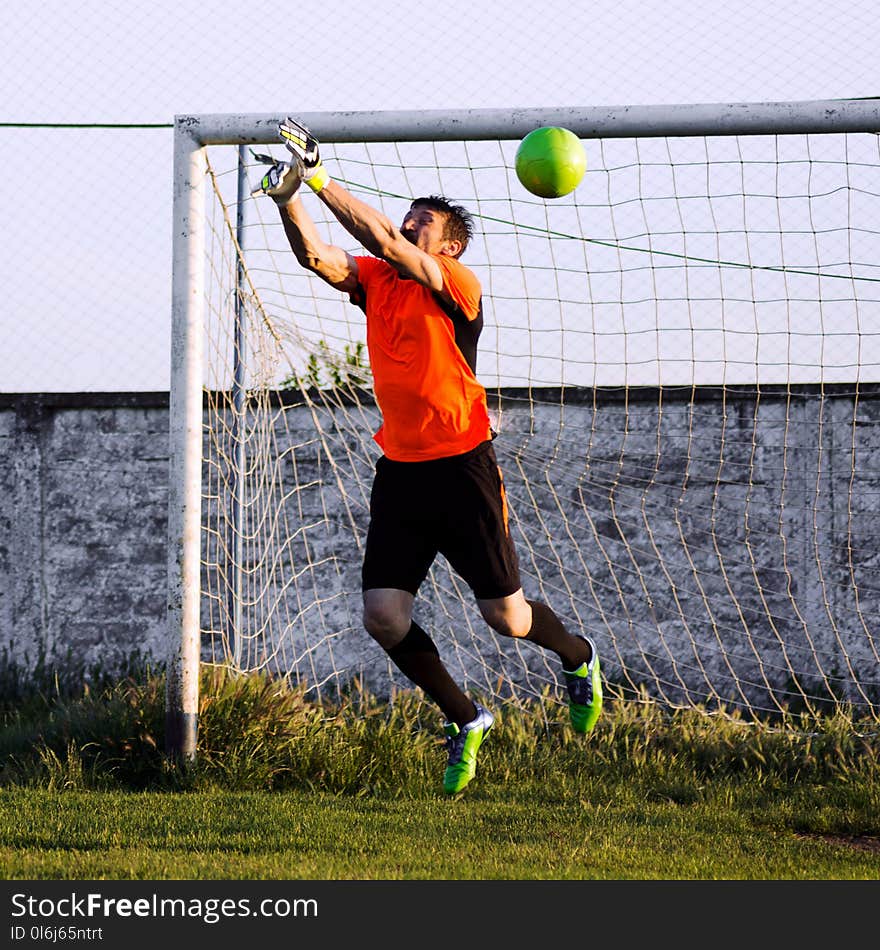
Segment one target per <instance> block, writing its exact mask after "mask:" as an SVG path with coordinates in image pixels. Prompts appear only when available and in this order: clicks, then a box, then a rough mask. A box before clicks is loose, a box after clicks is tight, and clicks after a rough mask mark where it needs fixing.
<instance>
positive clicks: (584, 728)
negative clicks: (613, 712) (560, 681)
mask: <svg viewBox="0 0 880 950" xmlns="http://www.w3.org/2000/svg"><path fill="white" fill-rule="evenodd" d="M581 639H582V640H586V641H587V643H588V644H589V645H590V649H591V650H592V651H593V652H592V654H591V656H590V659H589V661H588V662H585V663H581V665H580V666H579V667H578V668H577V669H576V670H563V671H562V672H563V674H564V676H565V685H566V686H567V687H568V715H569V719H571V725H572V728H573V729H574V731H575V732H590V730H591V729H592V728H593V726H595V725H596V720H598V718H599V713H601V712H602V671H601V669H600V666H599V653H598V651H597V650H596V644H595V643H593V641H592V640H591V639H590V638H589V637H581Z"/></svg>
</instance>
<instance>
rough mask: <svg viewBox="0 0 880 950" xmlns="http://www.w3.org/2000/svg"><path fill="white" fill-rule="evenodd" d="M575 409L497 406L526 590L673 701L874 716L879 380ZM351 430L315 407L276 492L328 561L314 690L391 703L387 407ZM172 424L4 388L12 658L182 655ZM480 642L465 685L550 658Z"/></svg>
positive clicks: (117, 407)
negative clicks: (364, 560)
mask: <svg viewBox="0 0 880 950" xmlns="http://www.w3.org/2000/svg"><path fill="white" fill-rule="evenodd" d="M557 396H558V394H556V395H553V394H550V395H549V398H548V396H547V395H546V394H545V396H543V397H542V399H541V401H540V403H537V404H536V403H535V402H534V401H533V400H529V399H527V398H525V397H524V395H523V394H519V395H516V396H510V397H507V396H505V397H504V398H502V400H501V405H502V425H501V432H500V435H499V438H498V439H497V440H496V443H495V444H496V451H497V453H498V458H499V462H500V464H501V466H502V469H503V471H504V475H505V482H506V484H507V486H508V492H509V495H510V499H511V507H512V512H513V525H514V531H515V536H516V538H517V542H518V548H519V550H520V554H521V567H522V569H523V578H524V587H525V588H526V593H527V595H528V596H540V597H543V598H544V599H546V600H548V601H550V602H551V603H553V605H554V607H555V608H556V609H557V611H558V612H559V613H560V615H561V616H562V617H563V618H564V619H565V620H566V622H569V623H574V624H577V625H579V626H581V627H582V628H584V629H588V630H590V631H591V633H592V634H593V635H594V637H595V638H596V640H597V642H598V643H600V644H601V647H602V652H603V661H604V670H605V673H606V676H608V677H610V678H614V679H616V680H617V681H619V682H621V683H624V684H625V685H627V686H628V687H632V688H639V687H640V686H642V685H645V686H647V687H649V689H650V691H652V692H654V693H655V694H659V695H661V696H662V698H663V699H665V700H667V701H669V702H672V703H677V702H689V703H692V702H700V701H703V700H711V699H712V698H713V697H714V698H716V699H721V700H725V701H726V700H729V701H731V702H734V703H735V702H737V699H738V697H740V696H743V695H744V694H747V696H748V702H750V703H752V702H755V703H758V704H760V705H762V707H766V708H773V707H774V705H777V704H778V703H779V702H783V703H784V702H785V697H786V695H791V696H796V695H799V694H800V693H801V692H802V691H806V692H808V693H810V694H811V695H817V696H822V695H825V694H828V695H830V696H832V697H836V698H838V699H840V698H845V699H847V700H849V701H853V702H855V703H857V704H863V703H867V704H868V705H871V704H873V705H874V707H875V708H876V705H877V703H878V691H880V674H878V665H880V664H878V649H880V632H878V629H877V627H878V625H877V617H878V616H880V584H878V579H877V578H878V571H880V552H878V534H880V531H878V527H880V522H878V512H880V387H877V386H860V387H856V386H854V385H853V386H836V387H824V388H823V387H818V386H816V387H799V388H797V389H796V390H795V389H786V388H785V387H777V388H775V389H774V388H769V389H767V390H764V391H761V390H754V389H751V390H750V389H731V390H728V391H722V390H707V391H705V392H701V391H698V390H691V389H682V390H680V391H679V390H664V391H663V392H662V393H661V392H658V391H633V392H630V393H624V392H608V393H584V392H581V393H571V394H569V393H566V394H565V395H564V397H563V398H562V399H559V398H557ZM333 415H334V410H333V409H332V408H327V409H322V410H321V412H320V418H319V419H318V428H319V430H320V431H322V432H328V433H329V432H332V433H333V436H332V438H334V439H336V440H337V441H336V447H335V449H332V450H331V449H330V448H328V438H329V437H315V422H316V418H318V417H317V416H316V413H315V410H314V408H312V409H308V408H306V407H301V408H298V409H297V408H295V409H292V410H290V411H288V412H287V413H286V419H285V422H284V426H283V428H282V427H279V429H278V432H277V433H276V437H277V439H278V441H279V444H280V445H282V449H284V440H287V441H288V443H290V444H291V445H294V444H295V448H293V447H292V448H291V451H290V458H291V460H293V461H292V465H291V466H290V467H289V468H288V474H287V475H285V476H284V478H288V479H290V485H289V486H288V487H289V488H290V489H291V493H290V495H289V497H290V503H291V504H292V505H293V508H292V509H291V516H292V517H294V516H295V520H294V523H297V524H300V525H302V526H304V528H303V531H302V533H301V534H297V536H296V538H295V539H294V540H293V541H292V542H291V545H290V556H291V559H292V560H293V561H294V562H295V563H297V564H300V565H302V564H303V563H304V562H303V559H307V560H308V559H310V561H309V564H310V566H309V569H308V572H309V574H310V576H311V580H310V584H311V589H312V590H314V591H318V592H319V595H315V596H314V599H313V601H312V602H311V603H305V604H304V603H303V600H302V597H301V594H300V593H299V591H297V594H296V596H297V598H298V600H297V604H296V610H297V619H296V620H295V621H292V623H291V629H293V628H294V627H296V625H297V624H299V625H300V626H301V627H302V629H304V630H312V631H314V630H315V628H316V625H320V628H321V635H320V636H317V635H315V636H314V637H313V639H312V640H309V641H308V642H306V644H305V648H303V645H302V643H300V644H299V645H298V646H297V645H296V644H295V645H294V646H293V647H292V652H293V653H294V654H296V653H297V651H298V650H299V653H300V654H303V655H305V654H307V655H308V656H307V659H306V660H305V661H304V660H303V658H302V656H297V657H295V662H296V663H297V664H299V665H298V666H297V671H298V673H297V675H298V676H305V677H306V678H308V677H315V678H316V679H318V680H325V681H326V680H329V679H331V678H333V677H334V676H335V677H337V678H341V679H344V678H345V677H346V676H350V675H355V674H356V675H358V676H359V677H361V678H363V679H365V680H366V681H367V682H368V684H369V685H371V686H372V687H373V688H376V689H377V690H380V691H381V689H382V688H383V687H385V686H387V684H388V683H389V682H391V681H392V679H393V676H394V671H393V670H389V667H388V664H387V661H385V659H384V655H382V654H381V653H380V651H377V649H376V648H375V646H374V644H373V643H372V641H371V640H370V639H369V638H368V637H367V636H366V634H365V633H364V632H363V631H362V630H361V629H360V628H359V624H358V610H359V598H360V589H359V582H360V574H359V565H360V556H361V555H360V550H359V547H358V545H359V544H360V543H362V538H363V531H364V529H365V526H366V520H367V499H368V485H369V474H370V469H371V465H372V461H373V459H374V457H375V454H376V453H375V451H374V448H375V447H374V446H372V445H371V443H370V441H369V432H370V429H371V427H372V426H374V425H375V423H376V421H377V417H376V413H375V409H374V408H372V407H367V408H366V409H360V410H359V411H358V413H357V414H356V417H355V418H354V421H352V419H353V417H352V415H351V413H350V412H348V411H346V413H345V420H344V422H343V424H341V425H340V424H337V421H334V419H333ZM168 422H169V419H168V395H167V393H127V394H110V393H106V394H80V395H73V394H60V395H53V394H20V395H6V396H3V397H0V453H2V460H3V462H2V466H0V647H2V648H5V649H6V650H8V651H9V653H10V654H11V655H12V656H13V657H14V658H15V659H16V660H17V661H18V662H20V663H22V664H28V663H33V662H34V661H35V658H36V657H37V656H39V655H41V654H43V655H46V656H48V657H50V658H55V660H56V661H58V662H60V661H62V660H63V658H65V657H67V658H71V657H73V658H75V659H76V661H77V662H79V663H82V664H84V665H85V666H92V665H99V666H101V667H103V668H104V669H113V668H117V667H119V668H122V667H124V666H125V665H126V664H127V663H128V662H129V660H130V658H131V656H132V655H133V654H138V655H141V656H144V657H148V658H152V660H153V661H154V662H156V663H163V662H164V661H165V659H166V657H167V656H168V655H169V653H170V651H171V650H172V649H173V646H174V645H173V643H172V639H173V637H172V636H171V635H170V634H169V631H168V624H167V620H166V603H167V538H166V525H167V505H168V478H169V466H168V462H169V458H168ZM310 433H311V435H310ZM371 451H372V455H370V452H371ZM334 453H335V454H336V456H337V459H338V458H346V459H348V464H350V465H352V466H353V468H354V469H356V470H357V479H355V481H354V483H353V488H352V489H351V490H350V491H349V490H348V489H346V488H345V487H342V488H339V487H338V485H336V487H334V485H335V476H334V477H333V478H327V474H328V471H331V473H332V465H328V463H329V461H330V457H331V455H333V454H334ZM294 470H295V471H294ZM319 482H322V483H323V484H324V485H325V486H326V487H325V488H324V489H322V490H321V491H320V492H318V490H317V485H318V483H319ZM309 486H312V488H310V487H309ZM365 486H366V487H365ZM217 504H219V503H216V502H209V503H208V508H209V509H210V507H211V506H212V505H214V506H216V505H217ZM296 519H298V520H296ZM319 522H320V530H319V531H312V532H311V534H309V531H308V530H307V528H310V527H313V526H316V525H318V524H319ZM206 544H207V548H208V553H210V551H211V542H210V541H209V542H207V543H206ZM216 546H217V545H216V542H215V543H214V547H216ZM214 553H215V554H216V553H217V552H216V551H215V552H214ZM218 573H221V574H222V571H219V572H218V570H217V569H212V568H208V569H206V577H207V584H208V590H209V592H210V591H214V593H213V594H210V593H209V596H208V597H207V598H206V605H205V606H204V614H205V617H204V626H205V628H206V629H208V630H214V632H215V633H216V634H217V637H221V636H222V630H221V629H220V628H221V627H222V626H223V623H224V622H225V621H224V620H223V617H222V610H221V609H220V608H221V607H222V601H223V598H224V595H223V593H222V592H220V593H218V591H219V587H217V586H216V581H217V576H218ZM453 589H457V588H456V581H455V579H454V577H453V575H452V574H451V573H450V572H444V571H443V569H442V567H440V566H438V571H437V574H436V576H433V579H432V582H431V584H430V585H429V586H427V587H426V590H425V597H424V604H423V606H421V607H420V609H421V610H422V613H421V615H420V616H421V617H423V618H424V620H423V625H425V624H428V625H432V624H433V625H435V626H436V627H437V628H438V629H440V628H443V627H444V625H445V626H446V627H448V628H449V629H450V636H452V637H454V634H455V629H456V628H457V627H460V626H461V625H462V624H466V625H468V626H470V627H473V628H474V629H476V628H477V627H479V618H477V620H476V621H475V620H474V615H473V612H472V611H471V613H470V614H468V615H467V616H466V617H465V618H464V619H462V618H460V617H459V615H458V614H456V615H454V616H453V615H450V613H449V609H448V607H447V601H448V596H449V594H450V592H454V590H453ZM464 593H465V594H467V591H465V592H464ZM282 596H286V597H292V596H293V588H290V589H289V590H286V591H285V592H284V593H283V594H282ZM215 628H216V629H215ZM328 629H329V630H331V635H330V636H327V635H326V634H327V631H328ZM482 636H483V634H482V633H480V634H479V635H478V636H477V639H476V640H475V641H474V644H473V646H472V648H469V647H467V646H465V647H464V648H463V649H458V648H456V649H455V650H454V651H453V653H452V655H451V656H450V665H451V667H452V668H453V671H454V672H462V674H463V675H464V676H465V678H467V677H468V676H469V675H470V676H473V675H474V674H473V672H472V670H471V671H470V672H468V671H469V670H470V668H471V667H472V664H473V662H474V659H475V656H474V654H480V665H481V668H482V674H481V675H482V677H483V679H482V681H481V684H482V685H483V686H486V688H490V687H491V684H490V682H489V681H490V680H491V679H493V678H494V677H495V676H496V674H497V673H499V672H502V671H503V672H504V674H505V676H508V677H510V678H511V680H512V681H516V678H517V675H518V673H517V670H518V669H519V667H520V666H522V668H523V669H524V670H526V671H527V672H528V671H530V674H531V675H535V676H537V677H539V678H540V675H541V671H542V670H545V669H546V668H547V662H546V659H545V658H544V657H543V656H541V655H539V653H540V651H538V652H535V651H531V652H530V651H529V650H526V651H525V653H524V652H523V649H522V645H521V644H510V643H509V642H507V641H505V642H504V643H503V644H502V645H501V646H500V647H499V646H498V644H497V642H496V641H494V640H486V641H485V642H482V641H480V637H482ZM215 639H216V638H215ZM216 650H217V644H216V642H214V641H212V643H210V644H208V643H206V645H205V652H204V654H203V655H204V656H205V657H206V658H212V657H216ZM292 662H293V661H292Z"/></svg>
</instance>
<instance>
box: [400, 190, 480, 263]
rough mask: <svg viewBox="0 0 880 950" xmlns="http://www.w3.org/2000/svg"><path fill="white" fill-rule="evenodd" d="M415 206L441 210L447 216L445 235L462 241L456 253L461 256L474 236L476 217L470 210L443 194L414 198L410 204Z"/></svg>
mask: <svg viewBox="0 0 880 950" xmlns="http://www.w3.org/2000/svg"><path fill="white" fill-rule="evenodd" d="M409 207H410V210H412V209H413V208H430V209H431V211H439V212H441V213H442V214H444V215H445V216H446V220H445V222H444V224H443V237H444V239H445V240H447V241H460V242H461V251H460V252H459V253H458V254H457V255H456V256H457V257H460V256H461V255H462V254H463V253H464V250H465V248H466V247H467V246H468V242H469V241H470V239H471V238H472V237H473V236H474V219H473V218H472V217H471V213H470V211H468V210H467V209H466V208H463V207H462V206H461V205H457V204H453V203H452V202H451V201H450V200H449V199H448V198H444V197H443V195H427V196H425V197H424V198H415V199H413V202H412V204H411V205H410V206H409Z"/></svg>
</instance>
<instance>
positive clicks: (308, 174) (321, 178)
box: [278, 116, 330, 194]
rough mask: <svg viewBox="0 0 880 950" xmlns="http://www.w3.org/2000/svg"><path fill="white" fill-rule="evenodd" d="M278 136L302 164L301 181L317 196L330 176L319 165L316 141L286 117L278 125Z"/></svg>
mask: <svg viewBox="0 0 880 950" xmlns="http://www.w3.org/2000/svg"><path fill="white" fill-rule="evenodd" d="M278 134H279V135H280V136H281V140H282V141H283V142H284V144H285V145H286V146H287V147H288V149H290V151H291V152H293V154H294V156H295V157H296V158H297V159H299V161H301V162H302V165H303V169H304V171H303V181H304V182H305V183H306V184H307V185H308V186H309V188H311V189H312V191H314V192H315V194H317V193H318V192H319V191H321V189H322V188H323V187H324V186H325V185H326V184H327V182H328V181H330V175H329V173H328V171H327V169H326V168H324V166H323V164H322V163H321V155H320V152H319V151H318V140H317V139H316V138H315V136H314V135H312V133H311V132H310V131H309V130H308V129H307V128H306V127H305V126H304V125H303V124H302V123H301V122H297V121H296V119H291V117H290V116H288V117H287V118H286V119H285V120H284V121H283V122H280V123H279V124H278Z"/></svg>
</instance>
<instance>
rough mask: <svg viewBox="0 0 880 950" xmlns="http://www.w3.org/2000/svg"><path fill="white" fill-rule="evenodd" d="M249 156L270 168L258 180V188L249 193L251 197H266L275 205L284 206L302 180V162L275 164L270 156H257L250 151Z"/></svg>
mask: <svg viewBox="0 0 880 950" xmlns="http://www.w3.org/2000/svg"><path fill="white" fill-rule="evenodd" d="M251 155H253V156H254V158H255V159H256V160H257V161H258V162H263V164H265V165H271V166H272V167H271V168H270V169H269V171H267V172H266V174H265V175H263V177H262V178H261V179H260V184H259V186H258V187H256V188H254V190H253V191H252V192H251V197H252V198H253V197H256V196H257V195H268V196H269V197H270V198H271V199H272V200H273V201H274V202H275V204H277V205H286V204H287V202H288V201H290V199H291V198H292V197H293V196H294V195H295V194H296V191H297V189H298V188H299V186H300V182H301V181H302V180H303V168H302V162H301V161H299V160H296V161H293V162H276V161H275V159H274V158H272V156H271V155H258V154H257V153H256V152H254V151H252V152H251Z"/></svg>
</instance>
